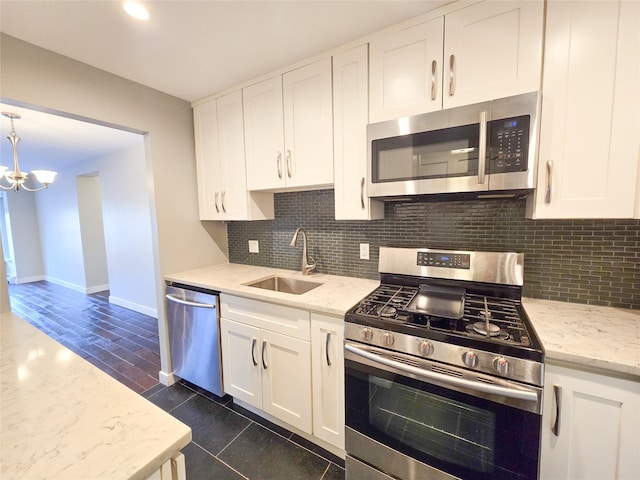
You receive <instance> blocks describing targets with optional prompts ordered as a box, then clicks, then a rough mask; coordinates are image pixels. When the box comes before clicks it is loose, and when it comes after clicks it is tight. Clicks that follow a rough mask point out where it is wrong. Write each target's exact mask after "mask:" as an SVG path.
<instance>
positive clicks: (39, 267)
mask: <svg viewBox="0 0 640 480" xmlns="http://www.w3.org/2000/svg"><path fill="white" fill-rule="evenodd" d="M6 198H7V207H8V209H9V212H10V219H9V222H10V227H11V239H12V243H13V255H14V267H15V271H16V283H27V282H35V281H38V280H44V263H43V259H42V245H41V243H40V227H39V223H38V219H39V217H38V211H37V208H36V197H35V195H34V194H33V193H31V192H24V191H19V192H14V191H8V192H6Z"/></svg>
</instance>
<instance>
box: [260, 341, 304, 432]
mask: <svg viewBox="0 0 640 480" xmlns="http://www.w3.org/2000/svg"><path fill="white" fill-rule="evenodd" d="M261 334H262V343H261V344H260V363H261V366H262V389H263V390H262V391H263V402H262V409H263V410H264V411H265V412H267V413H269V414H271V415H273V416H275V417H277V418H279V419H280V420H283V421H285V422H287V423H288V424H290V425H293V426H294V427H296V428H299V429H300V430H302V431H304V432H307V433H311V432H312V429H311V360H310V356H311V354H310V350H311V348H310V346H309V342H306V341H304V340H299V339H297V338H291V337H288V336H286V335H281V334H279V333H274V332H270V331H268V330H262V331H261Z"/></svg>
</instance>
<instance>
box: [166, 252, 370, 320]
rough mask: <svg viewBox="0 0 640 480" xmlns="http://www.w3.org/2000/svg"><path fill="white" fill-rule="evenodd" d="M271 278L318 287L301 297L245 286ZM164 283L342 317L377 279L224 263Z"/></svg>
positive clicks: (171, 277)
mask: <svg viewBox="0 0 640 480" xmlns="http://www.w3.org/2000/svg"><path fill="white" fill-rule="evenodd" d="M272 275H280V276H283V277H288V278H296V279H299V280H307V281H310V282H318V283H321V284H322V285H320V286H319V287H316V288H314V289H313V290H310V291H308V292H306V293H303V294H301V295H294V294H291V293H283V292H274V291H271V290H265V289H262V288H256V287H249V286H247V285H245V284H246V283H251V282H253V281H254V280H260V279H264V278H266V277H270V276H272ZM165 280H170V281H173V282H178V283H183V284H187V285H193V286H196V287H202V288H208V289H211V290H217V291H219V292H223V293H228V294H232V295H239V296H242V297H246V298H253V299H255V300H263V301H265V302H271V303H277V304H279V305H286V306H289V307H296V308H304V309H306V310H310V311H314V312H319V313H325V314H328V315H335V316H339V317H343V316H344V314H345V313H346V312H347V310H349V309H350V308H351V307H353V306H354V305H355V304H356V303H358V301H360V300H361V299H362V298H364V297H365V296H366V295H367V294H369V293H371V292H372V291H373V290H374V289H375V288H376V287H377V286H378V285H379V284H380V282H379V281H378V280H367V279H363V278H354V277H342V276H338V275H326V274H321V273H312V274H311V275H306V276H303V275H302V273H301V272H299V271H298V272H296V271H292V270H281V269H278V268H269V267H255V266H252V265H241V264H236V263H225V264H221V265H215V266H212V267H205V268H200V269H197V270H190V271H188V272H182V273H175V274H171V275H166V276H165Z"/></svg>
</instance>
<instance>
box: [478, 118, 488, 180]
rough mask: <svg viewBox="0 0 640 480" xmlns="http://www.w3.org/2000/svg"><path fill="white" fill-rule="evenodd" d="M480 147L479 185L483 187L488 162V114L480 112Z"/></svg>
mask: <svg viewBox="0 0 640 480" xmlns="http://www.w3.org/2000/svg"><path fill="white" fill-rule="evenodd" d="M479 141H480V145H478V183H479V184H480V185H482V184H483V183H484V177H485V167H486V162H487V112H480V140H479Z"/></svg>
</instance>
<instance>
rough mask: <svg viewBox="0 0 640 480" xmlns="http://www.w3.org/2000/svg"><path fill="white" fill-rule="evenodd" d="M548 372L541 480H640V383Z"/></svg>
mask: <svg viewBox="0 0 640 480" xmlns="http://www.w3.org/2000/svg"><path fill="white" fill-rule="evenodd" d="M545 368H546V372H545V380H544V384H545V386H544V403H543V405H544V406H543V414H542V441H541V444H542V453H541V460H540V478H543V479H554V480H563V479H567V480H569V479H576V478H579V479H581V480H601V479H604V478H607V479H614V478H615V479H635V478H640V456H639V455H638V452H640V437H639V436H638V432H639V431H640V383H639V382H637V381H631V380H624V379H619V378H613V377H607V376H604V375H598V374H594V373H588V372H584V371H580V370H574V369H571V368H565V367H561V366H557V365H546V366H545ZM558 400H559V402H558ZM556 422H557V427H558V430H557V435H556V434H554V433H553V432H552V428H553V426H554V425H556Z"/></svg>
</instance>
